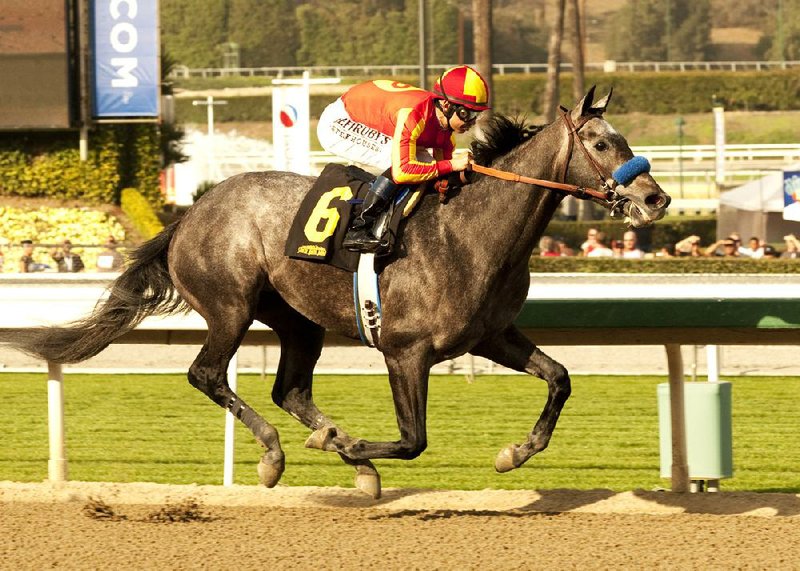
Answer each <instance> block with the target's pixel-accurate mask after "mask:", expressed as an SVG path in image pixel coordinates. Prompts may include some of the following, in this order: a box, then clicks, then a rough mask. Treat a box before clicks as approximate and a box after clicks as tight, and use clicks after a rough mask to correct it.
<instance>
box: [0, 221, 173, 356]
mask: <svg viewBox="0 0 800 571" xmlns="http://www.w3.org/2000/svg"><path fill="white" fill-rule="evenodd" d="M177 226H178V222H175V223H173V224H171V225H170V226H168V227H167V228H165V229H164V230H163V231H161V233H160V234H158V235H157V236H155V237H154V238H153V239H151V240H149V241H148V242H145V243H144V244H142V246H140V247H139V248H138V249H137V250H136V251H134V252H133V254H131V260H130V264H129V265H128V268H127V269H126V270H125V271H124V272H123V273H122V275H120V276H119V277H118V278H117V279H116V280H114V283H113V284H111V286H110V288H109V294H108V298H107V299H105V300H104V301H102V302H100V303H98V305H97V306H96V307H95V309H94V311H93V312H92V314H91V315H89V316H88V317H86V318H84V319H81V320H78V321H74V322H72V323H68V324H66V325H61V326H58V325H56V326H51V327H41V328H37V329H27V330H22V332H21V333H20V334H19V335H18V336H16V338H15V339H14V342H13V345H14V346H16V347H17V348H18V349H20V350H22V351H24V352H25V353H28V354H30V355H34V356H37V357H41V358H42V359H45V360H47V361H52V362H56V363H77V362H80V361H84V360H86V359H88V358H90V357H94V356H95V355H97V354H98V353H99V352H100V351H102V350H103V349H105V348H106V347H108V345H109V344H110V343H111V342H112V341H114V339H116V338H118V337H120V336H121V335H122V334H124V333H126V332H128V331H130V330H131V329H133V328H134V327H136V326H137V325H138V324H139V323H140V322H141V321H142V320H143V319H144V318H145V317H147V316H149V315H165V314H169V313H174V312H176V311H178V310H179V309H186V308H187V306H186V303H185V302H184V301H183V299H181V297H180V296H179V295H178V294H177V292H176V291H175V284H173V283H172V279H171V278H170V275H169V268H168V265H167V251H168V249H169V244H170V242H171V241H172V237H173V235H174V234H175V230H176V229H177Z"/></svg>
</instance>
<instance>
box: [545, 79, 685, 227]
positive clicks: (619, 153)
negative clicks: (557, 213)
mask: <svg viewBox="0 0 800 571" xmlns="http://www.w3.org/2000/svg"><path fill="white" fill-rule="evenodd" d="M594 89H595V88H594V87H592V88H591V89H590V90H589V92H588V93H587V94H586V96H585V97H584V98H583V99H582V100H581V101H580V102H579V103H578V104H577V105H576V106H575V108H574V109H572V111H567V110H566V109H562V116H561V120H563V123H564V126H565V127H566V132H567V135H568V137H569V142H568V145H567V153H568V154H567V158H566V161H565V162H564V163H563V164H564V175H565V176H564V178H565V181H566V182H568V183H570V184H575V185H578V186H582V187H585V188H600V189H602V190H604V191H606V192H607V195H608V199H607V200H595V201H596V202H599V203H600V204H602V205H603V206H605V207H606V208H608V209H609V210H610V211H611V214H612V216H613V215H624V216H625V218H626V221H627V222H630V224H631V225H632V226H635V227H640V226H647V225H649V224H652V223H653V222H655V221H656V220H659V219H661V218H663V217H664V214H666V209H667V206H669V203H670V197H669V195H668V194H667V193H665V192H664V191H663V190H662V189H661V187H660V186H659V185H658V183H656V181H655V180H654V179H653V177H652V176H650V174H649V170H650V164H649V163H648V162H647V160H646V159H645V158H644V157H634V156H633V152H632V151H631V148H630V147H629V146H628V142H627V141H626V140H625V138H624V137H623V136H622V135H620V134H619V133H618V132H617V131H616V130H615V129H614V128H613V127H612V126H611V125H610V124H609V123H608V122H607V121H606V120H605V119H604V118H603V113H604V112H605V110H606V107H607V106H608V103H609V101H610V100H611V92H609V94H608V95H606V96H605V97H604V98H602V99H601V100H600V101H597V102H596V103H594V102H593V99H594Z"/></svg>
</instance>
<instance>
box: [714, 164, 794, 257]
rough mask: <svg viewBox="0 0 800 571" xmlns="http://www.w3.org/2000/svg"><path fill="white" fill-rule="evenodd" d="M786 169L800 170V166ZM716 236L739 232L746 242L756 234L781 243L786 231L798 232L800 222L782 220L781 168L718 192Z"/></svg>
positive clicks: (763, 238) (721, 236)
mask: <svg viewBox="0 0 800 571" xmlns="http://www.w3.org/2000/svg"><path fill="white" fill-rule="evenodd" d="M786 170H800V165H798V166H793V167H790V168H787V169H786ZM719 206H720V208H719V214H718V218H717V238H724V237H726V236H728V235H730V234H731V233H732V232H738V233H739V234H740V235H741V237H742V240H743V241H744V242H746V241H747V240H748V238H750V237H751V236H758V237H759V238H761V239H762V240H766V241H767V242H778V243H782V242H783V237H784V236H785V235H786V234H790V233H794V234H797V233H798V232H800V223H798V222H793V221H788V220H784V219H783V171H775V172H774V173H770V174H768V175H766V176H764V177H762V178H760V179H756V180H751V181H750V182H747V183H745V184H743V185H742V186H739V187H736V188H734V189H732V190H728V191H726V192H723V193H721V194H720V197H719Z"/></svg>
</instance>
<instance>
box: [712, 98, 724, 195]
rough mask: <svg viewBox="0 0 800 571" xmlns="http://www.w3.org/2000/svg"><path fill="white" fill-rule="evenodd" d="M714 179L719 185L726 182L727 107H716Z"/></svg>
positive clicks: (714, 109)
mask: <svg viewBox="0 0 800 571" xmlns="http://www.w3.org/2000/svg"><path fill="white" fill-rule="evenodd" d="M712 111H713V113H714V149H715V151H716V153H715V160H714V170H715V173H716V174H715V176H714V180H715V182H716V183H717V185H724V184H725V108H724V107H714V108H713V110H712Z"/></svg>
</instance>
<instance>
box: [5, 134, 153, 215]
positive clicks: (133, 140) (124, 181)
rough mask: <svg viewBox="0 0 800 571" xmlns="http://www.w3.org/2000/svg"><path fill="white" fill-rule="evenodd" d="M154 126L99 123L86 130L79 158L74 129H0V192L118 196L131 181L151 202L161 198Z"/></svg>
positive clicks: (87, 198) (90, 198) (105, 199)
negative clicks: (83, 151) (86, 149)
mask: <svg viewBox="0 0 800 571" xmlns="http://www.w3.org/2000/svg"><path fill="white" fill-rule="evenodd" d="M160 159H161V157H160V151H159V142H158V128H157V126H155V125H104V126H102V127H100V128H98V129H96V130H94V131H92V132H91V133H90V136H89V157H88V160H86V161H85V162H82V161H81V160H80V152H79V149H78V135H77V133H75V132H66V133H65V132H34V133H16V132H14V133H3V134H0V196H1V195H8V196H12V195H13V196H23V197H36V198H56V199H80V200H81V201H82V202H85V203H89V204H111V203H118V202H119V193H120V191H121V189H122V188H123V187H128V186H132V187H136V188H138V189H139V190H140V192H142V194H143V195H144V196H145V197H146V198H147V200H148V201H150V203H151V204H153V205H154V206H160V205H161V202H162V197H161V188H160V183H159V176H160V170H161V167H160Z"/></svg>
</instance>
